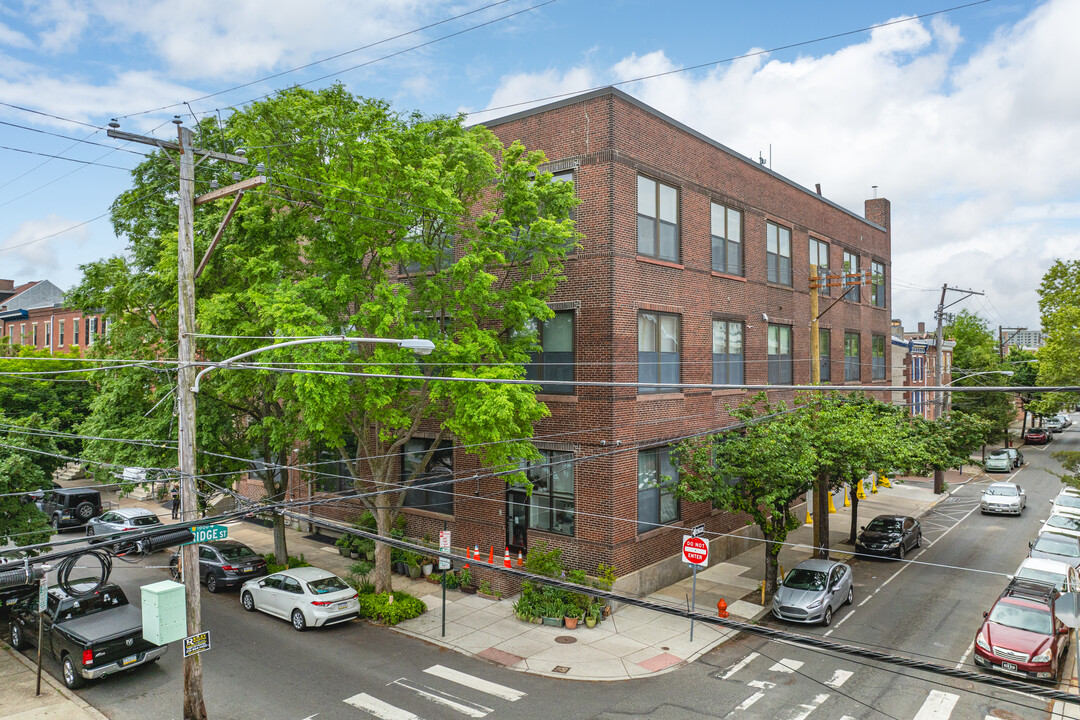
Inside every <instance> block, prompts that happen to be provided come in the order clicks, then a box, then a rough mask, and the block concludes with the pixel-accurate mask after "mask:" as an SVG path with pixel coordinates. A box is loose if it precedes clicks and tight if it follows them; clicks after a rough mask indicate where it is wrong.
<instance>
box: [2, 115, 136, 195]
mask: <svg viewBox="0 0 1080 720" xmlns="http://www.w3.org/2000/svg"><path fill="white" fill-rule="evenodd" d="M0 125H7V126H8V127H13V128H18V129H19V130H26V131H28V132H34V133H40V134H42V135H50V136H52V137H58V138H60V139H62V140H71V141H73V142H75V143H77V144H82V145H93V146H95V147H103V148H108V150H109V152H110V153H114V152H126V153H131V154H132V155H139V156H141V157H144V158H148V157H150V156H151V155H150V153H144V152H139V151H138V150H129V149H128V148H126V147H116V146H114V145H106V144H105V143H99V142H93V141H92V140H85V139H84V140H80V139H79V138H73V137H71V136H70V135H61V134H60V133H54V132H49V131H48V130H40V129H38V128H32V127H28V126H26V125H18V124H16V123H11V122H6V121H4V120H0ZM94 134H96V133H94ZM72 147H74V146H72ZM0 187H3V186H0Z"/></svg>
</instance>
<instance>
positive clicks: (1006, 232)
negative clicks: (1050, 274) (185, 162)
mask: <svg viewBox="0 0 1080 720" xmlns="http://www.w3.org/2000/svg"><path fill="white" fill-rule="evenodd" d="M493 1H494V0H458V1H457V2H440V1H438V0H378V1H376V0H372V1H370V2H348V3H343V2H339V1H338V0H307V1H306V2H304V3H296V2H279V1H278V0H236V1H234V2H230V3H222V2H217V1H211V0H188V1H187V2H184V3H182V4H177V3H175V2H148V1H137V0H110V1H109V2H104V1H102V2H98V1H96V0H52V1H51V2H27V3H20V2H17V1H12V0H7V1H6V2H4V3H3V4H0V103H2V104H0V123H7V124H0V146H3V147H4V148H10V149H0V277H5V278H12V279H15V280H16V281H17V282H22V281H26V280H36V279H45V278H47V279H50V280H52V281H53V282H55V283H56V284H57V285H60V286H61V287H63V288H67V287H70V286H71V285H73V284H75V283H76V282H78V280H79V270H78V265H79V264H80V263H85V262H89V261H92V260H95V259H98V258H101V257H106V256H110V255H114V254H118V253H121V252H123V249H124V246H123V243H122V242H121V241H120V240H118V239H117V238H116V237H114V235H113V234H112V231H111V226H110V225H109V223H108V220H107V218H106V217H102V218H100V219H97V220H94V219H93V218H98V217H99V216H102V215H103V214H105V213H106V212H107V210H108V207H109V204H110V203H111V201H112V200H113V198H115V197H116V195H117V194H119V193H120V192H121V191H122V190H123V189H124V188H126V187H127V185H128V175H127V173H126V172H125V171H124V170H123V169H116V168H131V167H133V166H134V165H135V164H136V163H137V162H138V161H139V156H138V155H136V154H132V153H130V152H126V151H125V149H121V148H122V145H121V144H120V143H117V142H116V141H113V140H110V139H108V138H107V137H106V136H105V132H104V129H103V127H104V125H105V124H106V123H107V122H108V121H109V119H110V118H112V117H119V118H121V125H122V128H123V129H124V130H127V131H130V132H137V133H151V132H153V133H156V134H157V135H159V136H161V137H163V138H165V137H168V138H169V139H171V138H172V137H174V135H175V132H174V130H173V127H172V125H171V124H169V121H170V120H171V119H172V117H173V115H174V114H181V115H182V116H184V117H185V118H186V119H187V120H188V121H189V123H191V122H192V120H191V115H190V112H194V113H199V114H201V113H207V112H214V111H216V110H221V111H222V112H228V110H229V108H230V106H234V105H242V104H243V103H245V102H247V101H250V100H251V99H253V98H256V97H259V96H261V95H263V94H265V93H269V92H273V91H274V90H276V89H280V88H282V87H286V86H288V85H290V84H294V83H312V86H313V87H321V86H325V85H326V84H328V83H330V82H333V81H335V80H336V81H340V82H342V83H344V84H345V85H346V86H347V87H348V88H349V89H350V90H351V91H353V92H355V93H357V94H360V95H368V96H375V97H382V98H386V99H388V100H390V101H392V102H393V103H394V105H395V107H397V108H398V109H401V110H413V109H418V110H420V111H422V112H425V113H454V112H459V111H465V112H471V113H474V114H472V115H471V116H470V118H471V120H472V121H482V120H483V119H485V118H491V117H497V116H499V115H503V114H508V113H510V112H513V111H516V110H518V109H521V108H523V107H527V105H522V104H521V103H527V102H528V101H530V100H536V99H537V98H542V97H546V96H550V95H556V94H561V93H570V92H576V91H583V90H587V89H589V88H591V87H595V86H601V85H606V84H610V83H613V82H622V81H625V80H633V79H634V78H640V77H643V76H645V75H650V74H653V73H657V72H666V71H670V70H680V69H683V68H689V67H693V66H696V65H701V64H705V63H711V62H714V61H717V60H724V59H727V58H735V57H738V56H744V55H748V54H750V53H758V52H759V51H762V50H769V49H772V48H779V47H782V46H787V45H793V44H796V43H805V42H807V41H811V40H815V39H817V38H821V37H826V36H832V35H838V34H841V33H848V32H849V31H854V30H859V29H861V28H867V27H870V26H874V25H881V24H884V23H888V22H890V21H893V20H898V19H904V18H911V17H913V16H916V15H926V14H929V13H934V12H936V11H940V10H944V9H946V8H949V7H952V6H953V5H954V4H961V3H960V2H959V0H953V2H952V3H950V2H944V1H943V2H931V1H929V0H879V1H878V2H873V3H866V2H854V1H851V2H848V1H835V0H834V1H833V2H829V3H806V2H766V1H763V2H752V3H747V2H738V3H737V2H727V1H724V2H721V1H718V0H717V1H713V2H695V1H692V0H686V1H684V2H679V1H677V2H670V1H669V2H658V1H655V0H623V1H619V0H611V1H608V2H605V1H603V0H556V1H555V2H549V3H545V0H532V1H531V2H521V1H519V0H509V1H507V2H502V3H498V4H494V5H493ZM489 5H493V6H491V7H487V6H489ZM470 11H475V12H471V13H470ZM462 13H470V14H468V15H466V16H464V17H461V18H459V19H456V20H451V21H449V22H446V23H443V24H440V25H436V26H434V27H430V28H428V29H425V30H421V31H419V32H415V33H411V34H407V35H404V36H403V37H399V38H397V39H388V38H392V37H393V36H395V35H399V34H401V33H409V32H410V31H412V30H415V29H417V28H420V27H421V26H424V25H428V24H431V23H437V22H439V21H442V20H446V19H447V18H451V17H453V16H456V15H460V14H462ZM481 23H487V24H484V25H483V26H481V27H475V29H471V30H470V29H469V28H473V27H474V26H477V25H480V24H481ZM1077 27H1080V3H1077V2H1075V0H1048V1H1046V2H1015V1H1013V2H1010V1H1009V0H991V1H990V2H985V3H980V4H976V5H973V6H970V7H966V8H961V9H957V10H954V11H951V12H946V13H941V14H937V15H933V16H932V17H922V18H919V19H916V20H911V21H908V22H901V23H896V24H893V25H889V26H887V27H880V28H878V29H875V30H873V31H870V32H855V33H853V34H847V35H843V36H842V37H836V38H833V39H830V40H824V41H821V42H814V43H810V44H804V45H800V46H799V47H797V48H791V49H786V50H776V51H774V52H769V53H764V54H757V55H754V56H753V57H748V58H743V59H739V60H734V61H732V62H726V63H719V64H714V65H708V66H706V67H702V68H700V69H694V70H689V71H686V72H678V73H674V74H670V75H666V76H664V77H662V78H657V79H653V80H646V81H641V82H631V83H628V84H625V85H621V86H620V87H622V89H623V90H625V91H627V92H629V93H630V94H632V95H634V96H636V97H638V98H640V99H641V100H643V101H644V102H646V103H649V104H650V105H652V106H654V107H656V108H657V109H659V110H661V111H662V112H665V113H667V114H669V115H671V116H673V117H675V118H676V119H678V120H680V121H681V122H683V123H685V124H687V125H689V126H690V127H692V128H694V129H696V130H698V131H700V132H702V133H705V134H706V135H709V136H710V137H712V138H714V139H716V140H718V141H719V142H722V143H724V144H726V145H728V146H729V147H732V148H733V149H735V150H737V151H739V152H741V153H743V154H744V155H747V156H750V157H753V158H756V157H758V155H759V153H761V154H764V155H765V156H766V157H768V155H769V152H770V146H771V152H772V167H773V169H774V170H776V171H777V172H780V173H782V174H784V175H786V176H788V177H790V178H791V179H793V180H794V181H796V182H798V183H801V184H803V185H805V186H807V187H813V186H814V184H815V183H821V185H822V192H823V193H824V194H825V196H826V197H828V198H830V199H832V200H834V201H836V202H838V203H840V204H842V205H844V206H845V207H849V208H851V209H853V210H855V211H856V212H861V209H862V202H863V200H864V199H866V198H867V197H871V196H872V193H873V192H874V191H873V190H872V186H874V185H876V186H878V189H877V192H878V194H879V195H880V196H884V197H888V198H889V199H890V200H891V201H892V207H893V316H894V317H899V318H901V319H902V320H903V321H904V323H905V325H906V326H907V327H914V326H915V324H916V323H917V322H918V321H919V320H924V321H926V322H927V323H928V324H929V323H930V321H931V320H932V313H933V307H934V305H935V304H936V302H937V297H938V293H939V292H940V287H941V284H942V283H944V282H948V283H949V284H950V285H954V286H960V287H970V288H973V289H976V290H983V291H985V292H986V296H985V298H972V299H971V300H968V301H966V302H965V303H964V304H962V305H960V306H957V307H967V308H969V309H970V310H972V311H974V312H977V313H979V314H980V315H982V316H983V317H984V318H985V319H986V320H987V322H988V323H989V324H990V325H991V326H996V325H999V324H1000V325H1006V326H1010V325H1011V326H1021V325H1022V326H1027V327H1029V328H1037V327H1038V325H1039V318H1038V306H1037V294H1036V292H1035V291H1036V288H1037V287H1038V284H1039V281H1040V279H1041V277H1042V275H1043V273H1044V272H1045V271H1046V269H1047V268H1048V267H1049V266H1050V265H1051V263H1053V261H1054V260H1055V259H1057V258H1076V257H1078V256H1080V197H1078V196H1080V190H1078V188H1080V182H1078V181H1080V123H1078V122H1077V119H1078V118H1080V83H1078V82H1076V80H1075V77H1074V75H1073V73H1074V69H1075V68H1076V67H1078V66H1080V46H1078V44H1077V43H1075V42H1074V37H1073V34H1074V31H1075V29H1076V28H1077ZM461 31H465V32H463V33H462V34H460V35H456V36H454V37H450V38H448V39H445V40H440V39H439V38H441V37H443V36H445V35H449V34H452V33H458V32H461ZM380 41H385V42H381V43H380V44H377V45H374V46H372V47H370V48H367V49H362V50H358V51H356V52H348V51H351V50H355V49H357V48H361V47H362V46H365V45H368V44H370V43H377V42H380ZM422 43H430V44H427V45H426V46H424V47H416V46H418V45H421V44H422ZM402 51H404V52H402ZM341 53H348V54H346V55H343V56H341V57H339V58H337V59H334V60H330V61H328V62H323V63H319V64H317V65H314V66H312V67H310V68H307V69H303V70H300V71H297V72H293V73H289V74H286V75H283V76H281V77H277V78H273V79H269V80H264V78H266V77H267V76H270V75H273V74H276V73H281V72H283V71H286V70H289V69H291V68H295V67H298V66H302V65H306V64H308V63H313V62H315V61H318V60H322V59H325V58H328V57H330V56H334V55H338V54H341ZM392 53H400V54H396V55H394V56H393V57H388V58H386V59H381V58H383V57H384V56H387V55H390V54H392ZM372 61H374V62H372ZM363 63H368V64H366V65H364V66H363V67H356V66H358V65H361V64H363ZM330 73H337V74H335V75H334V77H332V78H329V79H319V78H321V77H322V76H324V75H327V74H330ZM248 83H251V84H250V85H248V86H247V87H243V88H239V89H234V88H237V86H239V85H245V84H248ZM222 91H224V92H222ZM213 93H221V94H216V95H214V96H213V97H206V96H207V95H210V94H213ZM183 101H189V102H190V110H189V107H188V106H185V105H182V104H181V105H177V103H182V102H183ZM11 106H18V108H22V109H16V108H15V107H11ZM494 106H511V107H510V108H509V109H506V110H501V111H496V112H494V113H486V114H485V113H480V112H477V111H481V110H483V109H485V108H488V107H494ZM30 111H37V112H36V113H35V112H30ZM148 111H149V112H148ZM38 113H45V114H38ZM49 115H52V116H56V117H49ZM72 121H74V122H72ZM80 123H84V124H80ZM36 131H44V132H47V133H56V134H58V135H62V136H65V137H67V138H73V139H77V140H84V139H85V140H90V141H92V142H97V143H101V144H102V145H104V146H105V147H99V146H95V145H89V144H86V143H79V142H75V140H73V139H64V138H61V137H55V136H53V135H46V134H44V133H43V132H36ZM126 149H127V150H139V151H141V150H142V149H143V148H142V147H141V146H133V147H129V148H126ZM17 150H24V151H32V152H37V153H44V154H45V155H62V156H64V157H66V158H71V159H74V160H83V161H90V162H95V163H98V165H84V164H79V163H75V162H71V161H68V160H60V159H51V158H48V157H44V156H40V155H30V154H26V153H23V152H18V151H17ZM102 165H110V166H116V167H115V168H114V167H103V166H102ZM87 221H89V222H87Z"/></svg>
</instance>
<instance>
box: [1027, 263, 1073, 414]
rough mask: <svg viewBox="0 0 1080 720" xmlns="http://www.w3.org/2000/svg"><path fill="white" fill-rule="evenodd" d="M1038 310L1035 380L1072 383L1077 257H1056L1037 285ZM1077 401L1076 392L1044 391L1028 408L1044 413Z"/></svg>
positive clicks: (1043, 382)
mask: <svg viewBox="0 0 1080 720" xmlns="http://www.w3.org/2000/svg"><path fill="white" fill-rule="evenodd" d="M1039 311H1040V313H1041V314H1042V329H1043V346H1042V347H1041V348H1039V384H1040V385H1047V386H1055V385H1075V384H1076V378H1078V377H1080V260H1058V261H1057V262H1055V263H1054V264H1053V265H1052V266H1051V267H1050V269H1049V270H1048V271H1047V272H1046V275H1044V276H1043V279H1042V283H1041V284H1040V285H1039ZM1077 402H1080V394H1077V393H1045V394H1042V395H1041V397H1039V398H1038V399H1037V400H1036V401H1035V402H1032V404H1031V409H1032V411H1034V412H1038V413H1042V414H1047V415H1048V414H1051V413H1054V412H1057V411H1059V410H1062V409H1064V408H1067V407H1073V406H1075V405H1076V403H1077Z"/></svg>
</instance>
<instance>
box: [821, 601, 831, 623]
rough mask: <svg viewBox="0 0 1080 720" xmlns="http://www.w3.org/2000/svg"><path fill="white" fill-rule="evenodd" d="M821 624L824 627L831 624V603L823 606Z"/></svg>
mask: <svg viewBox="0 0 1080 720" xmlns="http://www.w3.org/2000/svg"><path fill="white" fill-rule="evenodd" d="M821 624H822V625H824V626H825V627H829V626H830V625H832V605H829V606H828V607H827V608H825V617H823V618H821Z"/></svg>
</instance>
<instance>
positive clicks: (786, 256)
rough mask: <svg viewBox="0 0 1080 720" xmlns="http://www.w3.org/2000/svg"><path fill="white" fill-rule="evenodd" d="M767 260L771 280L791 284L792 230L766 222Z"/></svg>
mask: <svg viewBox="0 0 1080 720" xmlns="http://www.w3.org/2000/svg"><path fill="white" fill-rule="evenodd" d="M765 260H766V263H765V264H766V271H767V274H768V275H767V280H768V281H769V282H771V283H779V284H780V285H791V230H789V229H788V228H786V227H781V226H780V225H774V224H773V223H771V222H767V223H765Z"/></svg>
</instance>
